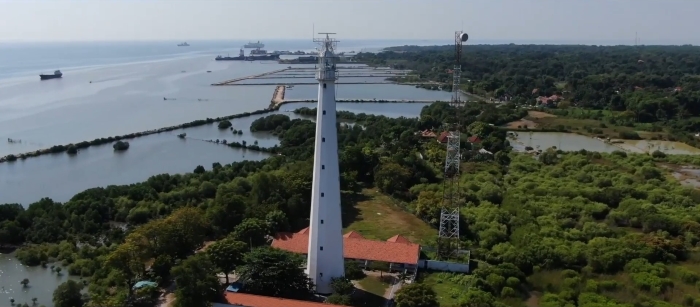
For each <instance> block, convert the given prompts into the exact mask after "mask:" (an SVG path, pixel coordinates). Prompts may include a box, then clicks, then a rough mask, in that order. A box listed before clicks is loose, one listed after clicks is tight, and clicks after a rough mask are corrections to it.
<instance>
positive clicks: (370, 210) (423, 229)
mask: <svg viewBox="0 0 700 307" xmlns="http://www.w3.org/2000/svg"><path fill="white" fill-rule="evenodd" d="M361 196H362V197H359V198H358V199H357V201H356V202H355V203H354V206H353V208H352V209H353V210H355V211H356V212H354V213H353V214H352V215H354V217H351V216H348V215H350V213H349V212H347V211H349V209H350V208H347V209H346V210H345V211H346V212H345V213H344V215H345V216H344V219H345V221H346V222H348V223H349V224H347V226H346V227H345V230H344V231H345V232H348V231H351V230H354V231H357V232H359V233H360V234H361V235H362V236H363V237H365V238H367V239H374V240H386V239H389V238H391V237H393V236H395V235H397V234H400V235H402V236H405V237H406V238H408V239H409V240H411V242H416V243H420V242H430V240H431V239H434V238H435V237H436V236H437V230H435V229H433V228H431V227H430V225H428V224H427V223H426V222H424V221H423V220H421V219H419V218H417V217H416V216H415V215H413V214H411V213H408V212H406V211H404V210H403V209H401V208H400V207H398V206H397V205H395V204H394V201H393V200H392V199H391V198H390V197H388V196H386V195H383V194H381V193H380V192H378V191H377V190H372V189H365V190H363V191H362V195H361Z"/></svg>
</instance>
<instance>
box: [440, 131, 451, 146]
mask: <svg viewBox="0 0 700 307" xmlns="http://www.w3.org/2000/svg"><path fill="white" fill-rule="evenodd" d="M448 135H450V132H448V131H443V132H442V133H440V136H438V138H437V140H438V142H440V143H447V136H448Z"/></svg>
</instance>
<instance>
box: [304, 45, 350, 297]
mask: <svg viewBox="0 0 700 307" xmlns="http://www.w3.org/2000/svg"><path fill="white" fill-rule="evenodd" d="M319 34H322V35H325V36H326V37H325V39H314V42H316V43H320V45H321V50H320V51H319V58H318V65H317V69H316V80H318V106H317V110H318V112H317V115H316V141H315V146H314V171H313V183H312V187H311V216H310V219H309V246H308V253H307V255H308V256H307V260H306V274H307V275H308V276H309V278H311V280H312V281H313V282H314V284H315V285H316V292H317V293H320V294H330V293H331V292H333V291H332V289H331V279H332V278H337V277H342V276H344V275H345V265H344V259H343V232H342V231H343V229H342V219H341V211H340V170H339V168H340V167H339V165H338V131H337V126H336V121H337V120H336V109H335V92H336V88H335V82H336V80H338V70H337V68H336V62H337V56H336V55H335V53H334V50H335V47H336V44H337V41H336V40H335V39H333V38H331V37H330V35H331V34H334V33H319Z"/></svg>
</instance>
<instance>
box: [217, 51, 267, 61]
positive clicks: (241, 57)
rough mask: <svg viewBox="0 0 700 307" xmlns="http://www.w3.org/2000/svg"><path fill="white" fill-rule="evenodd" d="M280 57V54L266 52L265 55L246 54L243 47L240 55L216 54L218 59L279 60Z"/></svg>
mask: <svg viewBox="0 0 700 307" xmlns="http://www.w3.org/2000/svg"><path fill="white" fill-rule="evenodd" d="M279 59H280V55H279V54H265V55H250V56H245V53H244V52H243V49H241V51H240V52H239V54H238V56H236V57H231V56H220V55H218V56H216V58H215V60H217V61H277V60H279Z"/></svg>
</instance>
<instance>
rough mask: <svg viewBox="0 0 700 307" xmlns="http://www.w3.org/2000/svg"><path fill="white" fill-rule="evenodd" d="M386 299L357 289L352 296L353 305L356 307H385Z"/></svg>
mask: <svg viewBox="0 0 700 307" xmlns="http://www.w3.org/2000/svg"><path fill="white" fill-rule="evenodd" d="M385 304H386V299H385V298H384V297H382V296H379V295H376V294H374V293H370V292H367V291H365V290H362V289H357V288H355V292H354V293H353V294H352V305H353V306H356V307H365V306H367V307H383V306H384V305H385Z"/></svg>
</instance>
